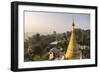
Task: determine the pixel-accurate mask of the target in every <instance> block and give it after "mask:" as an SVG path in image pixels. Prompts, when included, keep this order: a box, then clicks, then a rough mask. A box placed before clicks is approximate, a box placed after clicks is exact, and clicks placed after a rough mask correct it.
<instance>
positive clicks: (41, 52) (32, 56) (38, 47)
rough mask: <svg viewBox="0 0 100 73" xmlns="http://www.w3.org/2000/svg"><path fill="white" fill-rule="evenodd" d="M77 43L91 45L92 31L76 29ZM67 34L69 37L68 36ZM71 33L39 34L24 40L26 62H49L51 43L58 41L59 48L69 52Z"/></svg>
mask: <svg viewBox="0 0 100 73" xmlns="http://www.w3.org/2000/svg"><path fill="white" fill-rule="evenodd" d="M75 33H76V38H77V42H78V43H79V44H81V45H88V46H89V45H90V30H82V29H76V30H75ZM66 34H67V35H66ZM70 35H71V32H67V33H56V32H55V31H54V32H53V33H52V34H48V35H40V34H39V33H37V34H35V35H33V36H31V37H29V38H28V39H25V40H24V61H25V62H27V61H42V60H48V58H49V54H48V53H49V50H50V49H51V48H52V47H53V45H50V43H51V42H54V41H56V40H57V41H58V44H57V46H58V47H60V48H63V50H64V51H66V50H67V46H68V43H69V38H70Z"/></svg>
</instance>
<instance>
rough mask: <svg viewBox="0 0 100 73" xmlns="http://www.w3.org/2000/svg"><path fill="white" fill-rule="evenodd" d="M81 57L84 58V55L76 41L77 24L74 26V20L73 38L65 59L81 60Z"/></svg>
mask: <svg viewBox="0 0 100 73" xmlns="http://www.w3.org/2000/svg"><path fill="white" fill-rule="evenodd" d="M81 56H82V54H81V51H80V50H79V48H78V44H77V41H76V36H75V24H74V19H73V23H72V31H71V37H70V41H69V45H68V48H67V51H66V53H65V59H80V58H81Z"/></svg>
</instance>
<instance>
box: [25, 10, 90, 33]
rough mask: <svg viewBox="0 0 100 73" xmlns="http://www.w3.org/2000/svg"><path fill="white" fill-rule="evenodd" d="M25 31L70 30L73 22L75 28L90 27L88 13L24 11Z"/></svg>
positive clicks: (58, 31)
mask: <svg viewBox="0 0 100 73" xmlns="http://www.w3.org/2000/svg"><path fill="white" fill-rule="evenodd" d="M24 14H25V32H35V33H37V32H38V33H42V34H43V33H44V34H45V33H52V32H53V31H56V32H57V33H62V32H66V31H71V26H72V22H73V17H74V22H75V27H76V28H81V29H85V30H86V29H90V15H89V14H73V13H54V12H34V11H33V12H32V11H31V12H29V11H25V13H24Z"/></svg>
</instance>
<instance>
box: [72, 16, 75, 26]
mask: <svg viewBox="0 0 100 73" xmlns="http://www.w3.org/2000/svg"><path fill="white" fill-rule="evenodd" d="M72 26H75V23H74V16H73V23H72Z"/></svg>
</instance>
